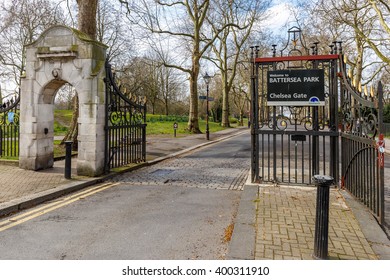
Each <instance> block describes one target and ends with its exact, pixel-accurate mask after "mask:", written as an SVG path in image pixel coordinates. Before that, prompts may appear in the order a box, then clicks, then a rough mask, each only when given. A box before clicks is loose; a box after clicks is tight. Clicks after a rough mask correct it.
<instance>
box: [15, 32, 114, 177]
mask: <svg viewBox="0 0 390 280" xmlns="http://www.w3.org/2000/svg"><path fill="white" fill-rule="evenodd" d="M26 49H27V59H26V77H24V78H23V79H22V85H21V103H20V156H19V166H20V167H21V168H24V169H31V170H39V169H46V168H50V167H52V166H53V140H54V139H53V138H54V134H53V131H54V98H55V95H56V93H57V91H58V89H59V88H60V87H61V86H62V85H64V84H65V83H67V82H68V83H70V84H71V85H73V87H74V88H75V89H76V91H77V93H78V96H79V102H80V103H79V107H80V110H79V112H80V116H79V119H78V125H79V136H78V140H79V143H78V146H79V151H78V162H77V171H78V174H79V175H85V176H98V175H101V174H102V173H103V172H104V146H105V142H104V139H105V137H104V119H105V107H104V102H105V100H104V99H105V94H104V93H105V92H104V91H105V86H104V80H103V79H104V77H105V69H104V62H105V59H106V49H107V46H105V45H103V44H101V43H99V42H96V41H93V40H90V39H89V38H88V36H87V35H85V34H83V33H81V32H79V31H77V30H74V29H72V28H69V27H66V26H53V27H51V28H49V29H47V30H46V31H45V32H43V34H42V35H41V36H40V37H39V38H38V39H37V41H35V42H34V43H32V44H30V45H28V46H27V47H26Z"/></svg>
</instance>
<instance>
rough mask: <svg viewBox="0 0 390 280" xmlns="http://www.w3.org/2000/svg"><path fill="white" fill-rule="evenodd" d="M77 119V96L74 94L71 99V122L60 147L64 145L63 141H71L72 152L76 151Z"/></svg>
mask: <svg viewBox="0 0 390 280" xmlns="http://www.w3.org/2000/svg"><path fill="white" fill-rule="evenodd" d="M78 117H79V96H78V95H77V93H76V94H75V96H74V98H73V115H72V121H71V123H70V127H69V129H68V132H67V133H66V135H65V137H64V139H62V141H61V145H63V144H65V141H73V146H72V147H73V150H74V151H77V149H78V141H77V136H78V123H77V119H78Z"/></svg>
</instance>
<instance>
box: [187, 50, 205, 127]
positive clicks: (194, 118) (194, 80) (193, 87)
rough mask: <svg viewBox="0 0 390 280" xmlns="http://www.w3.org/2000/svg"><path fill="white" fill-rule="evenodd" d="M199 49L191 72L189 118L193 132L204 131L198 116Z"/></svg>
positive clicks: (195, 54) (194, 57) (193, 59)
mask: <svg viewBox="0 0 390 280" xmlns="http://www.w3.org/2000/svg"><path fill="white" fill-rule="evenodd" d="M199 60H200V57H199V51H197V52H194V54H193V56H192V71H191V74H190V114H189V118H188V130H189V131H190V132H192V133H202V132H201V131H200V129H199V117H198V76H199V68H200V65H199Z"/></svg>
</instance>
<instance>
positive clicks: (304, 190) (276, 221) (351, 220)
mask: <svg viewBox="0 0 390 280" xmlns="http://www.w3.org/2000/svg"><path fill="white" fill-rule="evenodd" d="M316 193H317V190H316V188H314V187H292V186H261V187H259V194H258V199H257V215H256V227H257V235H256V249H255V252H256V253H255V259H274V260H291V259H298V260H311V259H313V257H312V254H313V251H314V229H315V214H316V205H315V204H316ZM329 208H330V209H329V245H328V253H329V254H328V255H329V259H333V260H337V259H341V260H361V259H362V260H374V259H378V257H377V256H376V254H375V253H374V251H373V249H372V248H371V246H370V244H369V243H368V241H367V240H366V238H365V236H364V234H363V232H362V230H361V228H360V226H359V223H358V221H357V220H356V218H355V216H354V214H353V213H352V211H351V209H350V208H349V207H348V206H347V204H346V203H345V200H344V198H343V196H342V195H341V193H340V192H339V191H338V190H337V189H331V191H330V207H329Z"/></svg>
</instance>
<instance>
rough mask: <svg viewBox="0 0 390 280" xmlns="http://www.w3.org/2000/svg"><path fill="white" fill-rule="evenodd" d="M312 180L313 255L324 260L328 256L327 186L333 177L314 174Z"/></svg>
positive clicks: (331, 182)
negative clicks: (313, 200) (314, 187)
mask: <svg viewBox="0 0 390 280" xmlns="http://www.w3.org/2000/svg"><path fill="white" fill-rule="evenodd" d="M313 181H314V183H315V184H316V186H317V205H316V227H315V234H314V254H313V257H314V258H315V259H320V260H325V259H327V258H328V235H329V234H328V228H329V187H330V186H331V185H332V184H333V182H334V179H333V178H332V177H330V176H326V175H314V176H313Z"/></svg>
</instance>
